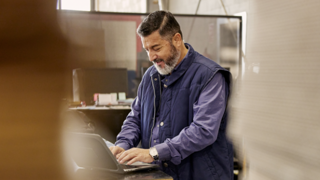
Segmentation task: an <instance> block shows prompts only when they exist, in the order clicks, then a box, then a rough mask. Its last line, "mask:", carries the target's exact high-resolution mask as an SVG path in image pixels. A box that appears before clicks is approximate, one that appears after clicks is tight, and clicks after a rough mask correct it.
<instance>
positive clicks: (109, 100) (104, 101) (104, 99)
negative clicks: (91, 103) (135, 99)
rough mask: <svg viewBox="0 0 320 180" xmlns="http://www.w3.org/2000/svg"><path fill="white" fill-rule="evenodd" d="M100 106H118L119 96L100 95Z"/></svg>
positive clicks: (113, 94) (114, 94)
mask: <svg viewBox="0 0 320 180" xmlns="http://www.w3.org/2000/svg"><path fill="white" fill-rule="evenodd" d="M98 104H99V105H109V104H118V102H117V94H116V93H112V94H99V98H98Z"/></svg>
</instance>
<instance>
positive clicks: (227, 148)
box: [111, 11, 233, 180]
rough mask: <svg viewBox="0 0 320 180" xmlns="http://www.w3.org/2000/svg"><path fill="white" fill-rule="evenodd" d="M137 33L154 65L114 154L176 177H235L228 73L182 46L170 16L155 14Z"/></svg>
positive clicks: (146, 19) (185, 178)
mask: <svg viewBox="0 0 320 180" xmlns="http://www.w3.org/2000/svg"><path fill="white" fill-rule="evenodd" d="M137 32H138V34H139V35H140V37H141V40H142V43H143V47H144V49H145V50H146V51H147V53H148V56H149V59H150V61H152V62H153V63H154V65H153V66H152V67H150V68H149V69H148V70H147V71H146V73H145V75H144V76H143V78H142V81H141V84H140V86H139V89H138V95H137V97H136V99H135V101H134V102H133V104H132V111H131V112H130V113H129V115H128V116H127V119H126V120H125V121H124V124H123V126H122V130H121V132H120V133H119V135H118V136H117V142H116V143H115V145H116V146H115V147H113V148H111V151H112V152H113V154H114V155H115V156H116V157H117V159H118V161H119V162H120V163H124V162H128V164H131V163H133V162H135V161H142V162H147V163H151V162H154V163H158V164H159V165H160V166H161V168H162V170H163V171H164V172H166V173H167V174H169V175H171V176H173V178H174V179H182V180H188V179H201V180H206V179H215V180H216V179H219V180H225V179H228V180H229V179H233V150H232V146H231V144H230V143H229V142H228V140H227V138H226V134H225V131H226V123H227V122H226V119H227V115H226V105H227V100H228V97H229V88H230V87H229V86H230V79H231V75H230V73H229V72H228V71H226V70H225V69H223V68H222V67H220V66H219V65H218V64H216V63H215V62H214V61H212V60H210V59H207V58H206V57H204V56H202V55H200V54H199V53H197V52H196V51H194V50H193V48H192V46H191V45H190V44H187V43H183V40H182V32H181V30H180V26H179V24H178V22H177V21H176V20H175V18H174V17H173V15H172V14H171V13H169V12H165V11H156V12H154V13H151V14H150V15H149V16H148V17H147V18H145V19H144V20H143V22H142V23H141V24H140V26H139V27H138V30H137ZM140 141H141V146H142V148H133V147H136V146H137V145H138V143H139V142H140Z"/></svg>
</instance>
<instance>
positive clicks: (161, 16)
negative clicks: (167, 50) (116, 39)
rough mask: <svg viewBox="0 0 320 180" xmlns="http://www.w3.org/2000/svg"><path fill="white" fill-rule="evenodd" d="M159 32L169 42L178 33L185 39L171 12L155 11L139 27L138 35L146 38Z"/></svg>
mask: <svg viewBox="0 0 320 180" xmlns="http://www.w3.org/2000/svg"><path fill="white" fill-rule="evenodd" d="M157 30H159V34H160V36H161V37H162V38H165V39H167V40H171V38H172V37H173V36H174V35H175V34H176V33H179V34H180V35H181V39H183V37H182V32H181V30H180V25H179V23H178V22H177V20H176V19H175V18H174V16H173V15H172V14H171V13H170V12H167V11H155V12H153V13H151V14H149V15H148V16H147V17H146V18H145V19H144V20H143V21H142V23H141V24H140V25H139V27H138V29H137V33H138V34H139V36H142V37H146V36H149V35H150V34H151V33H153V32H154V31H157Z"/></svg>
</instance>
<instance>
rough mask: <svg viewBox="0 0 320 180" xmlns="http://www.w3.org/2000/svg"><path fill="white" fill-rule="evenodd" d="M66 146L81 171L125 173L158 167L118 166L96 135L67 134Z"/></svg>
mask: <svg viewBox="0 0 320 180" xmlns="http://www.w3.org/2000/svg"><path fill="white" fill-rule="evenodd" d="M66 144H67V150H68V154H69V156H71V158H72V159H73V161H74V162H75V163H76V165H77V166H78V167H80V168H81V169H88V170H101V171H108V172H115V173H126V172H132V171H139V170H146V169H155V168H158V167H159V166H158V165H156V164H148V163H143V162H136V163H134V164H132V165H125V164H120V163H119V162H118V161H117V159H116V158H115V156H114V155H113V154H112V152H111V151H110V149H109V147H108V146H107V145H106V142H105V141H104V139H103V138H102V137H101V136H100V135H98V134H91V133H68V134H67V142H66Z"/></svg>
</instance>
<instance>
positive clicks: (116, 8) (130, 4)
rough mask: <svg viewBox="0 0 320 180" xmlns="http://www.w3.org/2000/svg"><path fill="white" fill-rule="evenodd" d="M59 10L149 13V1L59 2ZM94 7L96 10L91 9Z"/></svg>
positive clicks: (93, 0) (62, 0)
mask: <svg viewBox="0 0 320 180" xmlns="http://www.w3.org/2000/svg"><path fill="white" fill-rule="evenodd" d="M57 2H58V3H57V9H64V10H77V11H90V10H91V9H93V11H104V12H134V13H145V12H147V0H58V1H57ZM91 6H94V8H91Z"/></svg>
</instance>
